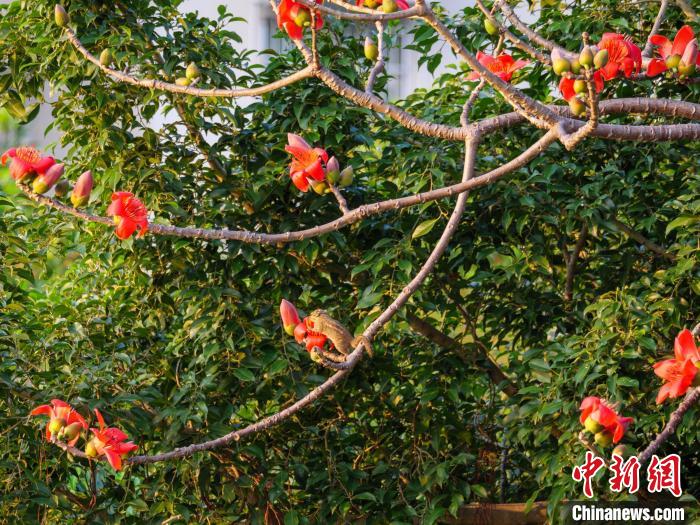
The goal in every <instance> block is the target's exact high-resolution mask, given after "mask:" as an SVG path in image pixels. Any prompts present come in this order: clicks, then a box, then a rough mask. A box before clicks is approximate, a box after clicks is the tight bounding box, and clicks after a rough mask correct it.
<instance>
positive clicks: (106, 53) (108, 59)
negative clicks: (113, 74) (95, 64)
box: [100, 48, 112, 67]
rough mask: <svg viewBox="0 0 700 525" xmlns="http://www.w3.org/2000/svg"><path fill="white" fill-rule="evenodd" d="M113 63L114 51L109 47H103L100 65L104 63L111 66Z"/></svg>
mask: <svg viewBox="0 0 700 525" xmlns="http://www.w3.org/2000/svg"><path fill="white" fill-rule="evenodd" d="M111 63H112V52H111V51H110V50H109V48H107V49H103V50H102V53H100V65H103V66H104V67H109V65H110V64H111Z"/></svg>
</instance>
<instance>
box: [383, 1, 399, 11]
mask: <svg viewBox="0 0 700 525" xmlns="http://www.w3.org/2000/svg"><path fill="white" fill-rule="evenodd" d="M398 10H399V6H398V4H397V3H396V0H383V1H382V11H384V12H385V13H395V12H396V11H398Z"/></svg>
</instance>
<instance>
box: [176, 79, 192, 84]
mask: <svg viewBox="0 0 700 525" xmlns="http://www.w3.org/2000/svg"><path fill="white" fill-rule="evenodd" d="M191 83H192V81H191V80H190V79H189V78H187V77H178V78H176V79H175V84H176V85H178V86H189V85H190V84H191Z"/></svg>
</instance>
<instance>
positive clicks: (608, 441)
mask: <svg viewBox="0 0 700 525" xmlns="http://www.w3.org/2000/svg"><path fill="white" fill-rule="evenodd" d="M595 442H596V444H597V445H599V446H601V447H609V446H610V445H612V442H613V435H612V432H608V431H607V430H604V431H603V432H598V433H597V434H596V435H595Z"/></svg>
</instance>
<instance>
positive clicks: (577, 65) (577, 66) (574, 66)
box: [571, 58, 581, 75]
mask: <svg viewBox="0 0 700 525" xmlns="http://www.w3.org/2000/svg"><path fill="white" fill-rule="evenodd" d="M571 72H572V73H573V74H574V75H578V74H579V73H580V72H581V62H579V60H578V58H574V59H573V60H572V61H571Z"/></svg>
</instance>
